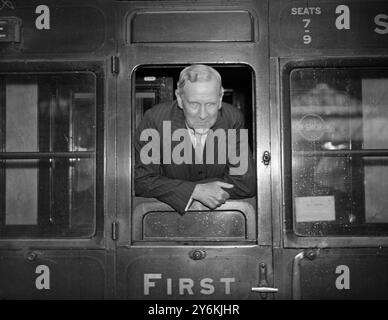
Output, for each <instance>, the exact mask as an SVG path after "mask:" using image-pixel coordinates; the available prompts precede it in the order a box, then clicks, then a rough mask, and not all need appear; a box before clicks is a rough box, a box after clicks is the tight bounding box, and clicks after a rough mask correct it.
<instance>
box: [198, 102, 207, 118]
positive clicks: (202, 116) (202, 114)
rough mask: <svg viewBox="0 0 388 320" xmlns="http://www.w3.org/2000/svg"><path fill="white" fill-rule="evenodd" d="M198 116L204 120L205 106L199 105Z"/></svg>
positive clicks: (205, 114) (205, 115)
mask: <svg viewBox="0 0 388 320" xmlns="http://www.w3.org/2000/svg"><path fill="white" fill-rule="evenodd" d="M199 117H200V118H201V119H202V120H204V119H206V117H207V112H206V107H205V106H204V105H202V106H201V111H200V112H199Z"/></svg>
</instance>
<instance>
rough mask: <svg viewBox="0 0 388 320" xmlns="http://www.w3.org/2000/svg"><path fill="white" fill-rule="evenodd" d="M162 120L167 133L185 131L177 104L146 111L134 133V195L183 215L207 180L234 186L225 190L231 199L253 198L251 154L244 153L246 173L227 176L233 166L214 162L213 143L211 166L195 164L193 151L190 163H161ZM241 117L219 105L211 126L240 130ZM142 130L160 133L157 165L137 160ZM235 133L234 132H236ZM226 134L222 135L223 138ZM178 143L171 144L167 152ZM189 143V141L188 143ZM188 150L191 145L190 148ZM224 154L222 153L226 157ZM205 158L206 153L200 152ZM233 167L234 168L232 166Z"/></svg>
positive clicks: (182, 116)
mask: <svg viewBox="0 0 388 320" xmlns="http://www.w3.org/2000/svg"><path fill="white" fill-rule="evenodd" d="M163 121H171V132H172V133H173V132H174V130H176V129H186V124H185V118H184V114H183V111H182V109H180V108H179V107H178V105H177V102H176V101H174V102H169V103H162V104H159V105H156V106H154V107H152V108H151V109H150V110H148V111H147V112H146V113H145V115H144V118H143V120H142V121H141V123H140V124H139V126H138V128H137V130H136V137H135V193H136V195H137V196H141V197H152V198H157V199H158V200H160V201H163V202H165V203H167V204H169V205H170V206H171V207H173V208H174V209H175V210H176V211H178V212H179V213H181V214H183V213H184V212H185V211H184V210H185V207H186V205H187V202H188V201H189V199H190V197H191V194H192V192H193V190H194V188H195V186H196V184H198V183H205V182H210V181H223V182H227V183H231V184H233V185H234V187H233V188H232V189H225V190H226V191H227V192H228V193H229V195H230V198H231V199H242V198H248V197H253V196H254V195H255V193H256V172H255V167H254V164H253V160H252V153H251V151H250V150H249V151H248V155H249V156H248V159H244V160H245V161H246V160H247V161H248V170H247V172H246V173H245V174H244V175H230V173H229V168H230V167H232V166H233V165H232V164H231V163H230V162H229V160H228V157H226V158H227V161H226V163H224V164H222V163H221V164H220V163H218V161H217V160H218V150H217V143H216V142H215V143H214V145H215V150H214V153H215V156H214V159H215V164H206V163H205V160H203V163H204V164H195V160H194V149H192V150H193V152H192V154H193V161H192V162H191V164H186V163H183V164H174V162H173V160H172V162H171V164H163V159H162V156H163V150H162V148H163V144H164V145H165V146H166V139H170V137H163ZM243 126H244V117H243V115H242V113H241V112H240V110H238V109H237V108H235V107H234V106H232V105H230V104H227V103H223V104H222V108H221V109H220V110H219V112H218V116H217V120H216V123H215V124H214V126H213V127H212V130H213V131H216V130H217V129H219V128H221V129H225V130H227V129H242V128H243ZM144 129H155V130H156V131H157V132H158V133H159V134H160V137H161V139H160V157H161V163H160V164H143V163H142V161H140V150H141V149H142V147H143V146H144V145H146V144H147V143H148V141H140V135H141V132H142V131H143V130H144ZM237 131H238V130H237ZM227 136H228V134H226V137H227ZM179 143H180V141H172V143H171V150H174V147H175V146H176V145H177V144H179ZM190 143H191V142H190ZM191 147H192V146H191ZM205 149H206V148H205ZM239 150H240V146H239V138H238V139H237V151H239ZM227 155H228V153H226V156H227ZM203 157H204V159H206V151H204V156H203ZM234 166H235V167H236V165H234Z"/></svg>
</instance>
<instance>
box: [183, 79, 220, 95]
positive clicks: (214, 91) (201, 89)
mask: <svg viewBox="0 0 388 320" xmlns="http://www.w3.org/2000/svg"><path fill="white" fill-rule="evenodd" d="M182 90H183V93H184V94H185V96H189V95H197V94H202V95H209V96H210V95H218V94H219V93H220V85H219V84H218V81H217V80H216V79H211V80H207V81H196V82H190V81H187V82H186V83H185V86H184V87H183V88H182Z"/></svg>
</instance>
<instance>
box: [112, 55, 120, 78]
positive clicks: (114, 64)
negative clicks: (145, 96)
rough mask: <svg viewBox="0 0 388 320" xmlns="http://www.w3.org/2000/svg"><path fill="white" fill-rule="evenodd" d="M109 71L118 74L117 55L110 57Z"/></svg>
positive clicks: (118, 60) (118, 61) (118, 62)
mask: <svg viewBox="0 0 388 320" xmlns="http://www.w3.org/2000/svg"><path fill="white" fill-rule="evenodd" d="M110 64H111V71H112V73H113V74H119V72H120V59H119V57H118V56H111V57H110Z"/></svg>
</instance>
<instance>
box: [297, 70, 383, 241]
mask: <svg viewBox="0 0 388 320" xmlns="http://www.w3.org/2000/svg"><path fill="white" fill-rule="evenodd" d="M387 87H388V70H384V69H379V70H376V69H363V68H348V69H345V68H338V69H336V68H314V69H312V68H306V69H295V70H293V71H292V73H291V91H290V94H291V97H290V98H291V132H292V135H291V143H292V194H293V200H294V201H293V209H294V222H295V224H294V225H295V228H296V232H297V233H298V234H301V235H314V236H320V235H347V234H354V235H379V234H387V233H388V224H387V223H388V213H387V212H386V210H384V208H386V207H387V206H388V197H386V195H385V190H386V187H387V182H386V181H388V170H387V169H388V152H387V149H388V109H387V108H386V105H387V104H388V94H387V91H386V88H387Z"/></svg>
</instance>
